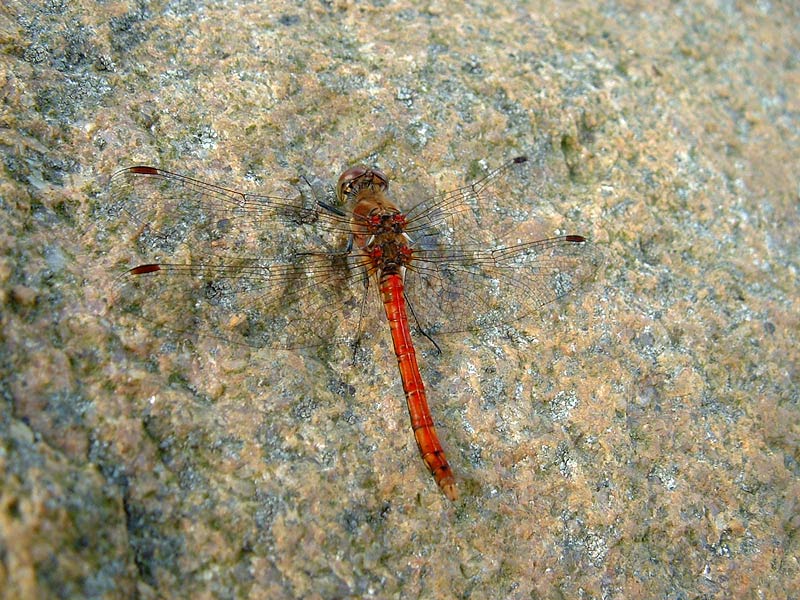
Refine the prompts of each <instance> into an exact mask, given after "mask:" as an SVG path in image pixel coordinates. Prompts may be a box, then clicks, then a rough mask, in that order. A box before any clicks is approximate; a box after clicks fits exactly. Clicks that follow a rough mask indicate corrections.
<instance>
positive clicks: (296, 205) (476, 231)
mask: <svg viewBox="0 0 800 600" xmlns="http://www.w3.org/2000/svg"><path fill="white" fill-rule="evenodd" d="M527 161H528V159H527V157H525V156H519V157H516V158H514V159H512V160H510V161H508V162H506V163H505V164H504V165H502V166H500V167H499V168H496V169H494V170H491V171H490V172H488V173H487V174H486V175H485V176H483V177H482V178H480V179H478V180H477V181H474V182H473V183H471V184H469V185H465V186H462V187H459V188H456V189H452V190H450V191H446V192H444V193H439V194H435V195H432V196H430V197H427V198H423V199H422V200H421V201H419V202H416V203H415V204H413V205H411V207H410V208H409V209H407V210H405V211H403V210H401V209H400V208H399V207H398V206H397V205H396V204H395V203H394V202H393V201H392V200H391V198H390V195H389V192H388V188H389V179H388V177H387V176H386V174H385V173H384V172H382V171H381V170H379V169H377V168H370V167H367V166H364V165H358V166H354V167H351V168H348V169H347V170H345V171H344V172H343V173H342V174H341V176H340V177H339V179H338V182H337V185H336V190H335V197H334V195H333V194H330V195H329V196H327V197H326V198H325V199H314V198H308V195H307V194H302V193H297V194H294V195H293V194H289V195H286V196H277V195H276V196H270V195H259V194H252V193H249V192H244V191H239V190H237V189H233V188H230V187H225V186H222V185H216V184H212V183H209V182H206V181H203V180H200V179H196V178H194V177H189V176H186V175H180V174H177V173H172V172H170V171H166V170H163V169H161V168H157V167H153V166H143V165H139V166H132V167H128V168H124V169H122V170H120V171H118V172H116V173H115V174H114V175H113V176H112V177H111V183H110V190H111V203H112V206H113V207H114V208H115V209H116V210H117V211H118V212H117V213H116V214H118V215H119V219H120V221H121V222H122V223H124V225H126V226H129V227H130V228H131V234H130V235H131V241H132V242H133V243H134V244H135V246H136V249H137V257H136V262H135V263H134V264H135V266H133V267H130V268H127V269H126V270H125V271H124V272H123V273H122V275H121V277H120V279H119V293H118V294H117V299H116V300H115V302H116V304H118V305H119V307H120V310H123V311H124V312H126V313H129V314H132V315H134V316H136V317H138V318H140V319H142V320H143V321H144V322H145V323H146V324H147V327H149V328H154V329H157V330H164V331H171V332H178V333H185V332H200V333H205V334H207V335H210V336H212V337H216V338H220V339H222V340H228V341H231V342H233V343H240V344H245V345H247V346H251V347H256V348H271V349H303V348H313V347H319V346H330V345H332V344H336V343H348V344H351V345H352V346H353V347H354V348H356V347H357V346H358V344H359V343H360V341H361V340H362V338H363V337H364V336H365V333H366V332H367V331H368V327H367V325H366V324H367V322H368V321H369V319H370V315H371V314H372V312H373V311H372V310H371V309H372V308H373V306H375V305H377V303H378V302H380V303H381V304H382V306H383V312H384V314H385V319H386V321H388V324H389V331H390V332H391V337H392V342H393V347H394V353H395V355H396V357H397V364H398V367H399V371H400V379H401V382H402V386H403V391H404V393H405V398H406V404H407V406H408V412H409V415H410V419H411V429H412V431H413V435H414V439H415V441H416V445H417V447H418V449H419V453H420V456H421V457H422V460H423V462H424V464H425V465H426V466H427V469H428V470H429V471H430V473H431V474H432V475H433V479H434V480H435V482H436V484H437V485H438V487H439V488H440V489H441V491H442V493H443V494H444V495H445V496H446V497H447V498H448V499H450V500H453V501H455V500H457V499H458V496H459V494H458V488H457V485H456V480H455V476H454V474H453V470H452V468H451V467H450V464H449V463H448V460H447V457H446V456H445V452H444V450H443V448H442V444H441V442H440V441H439V438H438V436H437V432H436V428H435V424H434V419H433V417H432V415H431V411H430V408H429V406H428V400H427V393H426V390H425V386H424V383H423V380H422V376H421V374H420V369H419V364H418V362H417V355H416V351H415V343H414V338H415V337H419V336H418V335H417V334H420V333H421V334H422V336H423V337H424V338H427V339H428V340H430V341H431V342H432V343H433V345H434V346H435V348H436V350H438V349H439V346H438V344H437V343H436V342H435V339H434V338H436V337H438V336H439V335H444V334H448V333H456V332H475V331H482V330H486V329H487V328H491V327H497V326H498V325H500V324H508V323H513V322H515V321H518V320H520V319H525V318H527V317H530V316H531V315H534V314H536V313H537V312H538V311H540V309H542V307H544V306H546V305H548V304H550V303H552V302H554V301H555V300H557V299H559V298H561V297H563V296H565V295H567V294H570V293H575V292H577V291H578V290H580V289H581V288H582V287H583V286H584V285H585V284H586V283H587V282H589V281H590V280H591V279H592V278H593V277H594V275H595V273H596V271H597V268H598V266H599V264H600V254H599V252H598V251H597V248H596V246H595V245H594V244H591V243H590V242H589V240H588V239H587V238H586V237H584V236H582V235H575V234H569V235H554V236H552V237H537V236H531V237H530V238H529V239H523V238H520V237H512V238H511V239H508V240H504V239H503V236H497V235H496V234H495V228H493V227H492V226H491V222H492V221H493V220H494V219H493V216H494V215H496V214H498V212H499V211H498V204H497V200H496V198H495V197H494V196H492V195H491V193H490V191H491V190H493V189H494V188H496V187H497V186H498V184H503V183H505V182H507V181H508V180H509V178H510V176H511V175H512V173H513V172H514V171H515V170H517V169H519V168H521V165H523V164H524V163H526V162H527ZM498 240H499V241H498ZM128 264H129V265H130V264H131V262H128ZM384 327H385V325H384Z"/></svg>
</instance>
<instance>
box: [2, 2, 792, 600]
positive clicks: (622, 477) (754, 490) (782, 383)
mask: <svg viewBox="0 0 800 600" xmlns="http://www.w3.org/2000/svg"><path fill="white" fill-rule="evenodd" d="M0 31H2V36H1V39H2V47H3V50H4V51H3V52H2V53H0V89H1V90H2V98H3V100H2V110H1V111H0V124H1V125H2V126H0V140H2V144H1V145H0V153H2V159H3V166H2V176H0V380H1V381H2V383H0V391H2V393H1V394H0V403H2V411H1V413H0V414H1V415H2V418H0V442H2V443H0V474H2V488H0V555H2V557H3V560H2V561H0V589H3V590H5V597H8V598H26V599H27V598H54V597H65V598H66V597H70V598H74V597H82V598H124V597H130V598H133V597H142V598H292V597H297V598H299V597H302V598H344V597H358V598H363V597H374V598H406V597H422V598H676V599H677V598H695V597H707V598H711V597H719V598H762V597H763V598H784V597H798V596H800V565H798V556H800V548H799V547H798V544H799V543H800V542H798V540H800V536H798V527H800V517H799V516H798V514H799V511H798V498H800V484H798V475H800V466H799V465H798V461H799V460H800V451H799V450H798V434H799V433H800V426H799V423H800V419H799V418H798V414H799V411H800V407H799V406H798V403H799V402H800V393H799V392H798V389H800V385H799V383H800V382H799V381H798V380H799V379H800V376H799V374H798V365H799V364H800V357H799V356H798V354H800V351H799V350H798V347H799V346H798V344H797V342H796V338H797V332H798V331H800V301H799V299H798V280H797V279H798V267H800V260H799V258H798V254H799V253H798V243H797V240H798V238H799V237H800V214H799V212H798V205H799V203H800V200H799V196H800V188H798V181H800V150H798V148H800V135H799V130H798V126H799V122H798V114H800V104H798V98H800V69H799V66H798V56H800V54H799V53H800V33H798V32H800V14H799V13H798V8H797V6H796V3H791V2H785V3H780V2H758V3H750V4H748V3H739V4H736V3H729V2H718V3H715V2H700V3H680V2H671V3H663V5H655V6H653V5H647V6H645V5H638V4H635V3H612V4H609V5H607V6H605V7H604V8H598V7H597V6H596V3H589V2H577V3H575V2H570V3H567V2H564V3H552V2H551V3H540V2H525V3H520V2H509V3H496V2H473V3H469V5H468V6H466V7H464V8H459V9H458V10H456V9H454V8H453V5H452V4H451V3H446V2H435V1H434V2H425V3H422V2H419V3H412V2H405V1H402V0H400V1H398V2H379V1H374V2H370V3H358V2H347V1H342V2H337V1H321V2H309V3H298V2H269V3H267V2H264V3H261V2H252V3H236V2H226V1H224V0H223V1H220V2H214V3H204V2H195V1H193V0H176V1H175V2H168V3H167V2H164V3H147V2H138V3H137V2H126V1H122V2H113V3H90V2H83V1H80V0H78V1H76V2H70V3H67V2H63V1H59V0H49V1H46V2H41V3H38V4H27V3H22V2H12V3H10V4H9V3H6V4H4V5H3V7H2V8H0ZM518 154H527V155H528V156H529V157H530V158H531V165H530V168H529V169H527V170H526V172H525V174H523V175H522V176H521V179H520V180H519V181H517V182H516V183H515V184H514V185H511V186H509V195H508V196H504V197H503V199H502V200H503V204H502V206H498V218H501V216H502V215H511V214H514V215H525V221H526V223H528V225H527V227H529V228H530V230H537V231H541V232H542V233H543V234H545V235H546V234H548V233H552V232H553V231H555V230H564V231H566V232H569V233H580V234H584V235H586V236H588V237H590V238H591V239H592V240H594V241H595V243H596V244H597V246H598V248H600V249H601V251H602V252H603V255H604V257H605V265H604V268H603V270H602V272H601V273H600V274H599V276H598V278H597V281H596V282H595V283H594V285H593V286H592V287H590V288H589V289H588V290H586V291H585V292H583V293H582V294H581V295H579V296H573V297H572V298H570V299H568V300H567V301H564V302H560V303H558V304H555V305H553V306H552V307H549V308H548V309H546V310H544V311H542V312H541V313H540V314H539V315H538V316H537V317H536V318H534V319H531V320H529V321H528V322H525V323H519V324H516V325H515V326H514V327H513V328H511V329H510V330H508V331H504V332H494V331H487V332H486V333H485V334H484V335H480V336H474V335H466V334H465V335H462V336H449V337H448V338H447V339H445V340H443V341H441V343H440V345H441V346H442V354H441V355H438V354H436V353H435V352H433V351H432V349H431V348H430V347H422V348H420V349H419V350H418V352H419V354H420V362H421V363H422V375H423V378H424V379H425V382H426V385H427V387H428V390H429V395H430V403H431V408H432V410H433V413H434V417H435V419H436V422H437V426H438V429H439V434H440V437H441V438H442V442H443V445H444V447H445V450H446V451H447V453H448V456H449V457H450V463H451V465H452V467H453V469H454V471H455V474H456V478H457V482H458V486H459V488H460V491H461V496H462V498H461V500H459V501H458V502H457V503H455V504H452V503H450V502H449V501H447V500H446V499H445V498H444V497H443V496H442V495H441V493H440V492H439V491H438V490H437V488H436V486H435V484H434V482H433V480H432V478H431V477H430V475H429V474H428V473H427V471H426V470H425V467H424V465H423V464H422V461H421V460H420V459H419V456H418V454H417V450H416V447H415V445H414V441H413V436H412V434H411V431H410V427H409V425H408V415H407V414H406V409H405V406H404V404H405V402H404V399H403V393H402V389H401V386H400V383H399V380H398V376H397V368H396V361H395V358H394V356H393V354H392V351H391V343H390V340H389V338H388V335H387V334H386V333H383V334H382V335H378V336H376V337H375V338H374V339H373V340H372V343H371V344H369V345H367V347H366V348H364V353H365V354H364V355H363V356H362V357H361V358H362V360H359V361H357V366H356V367H354V366H352V364H351V360H349V359H350V357H349V354H348V351H347V350H346V349H341V348H326V349H323V350H320V351H315V352H297V351H281V352H266V351H263V350H262V351H247V350H245V349H242V348H239V347H231V346H230V345H226V344H223V343H220V341H219V340H215V339H212V340H209V339H207V338H201V339H199V340H198V341H197V342H192V343H173V342H172V341H170V340H169V339H168V338H166V337H163V336H161V335H159V332H154V331H152V330H151V329H149V328H148V327H147V325H146V324H145V323H138V324H130V323H128V322H126V321H125V320H124V319H121V318H120V316H119V315H118V314H116V313H114V311H113V310H108V309H107V305H106V301H105V300H106V298H108V297H109V296H110V295H111V294H112V292H113V289H114V284H115V282H114V278H115V277H116V276H117V275H118V274H119V271H118V270H115V266H116V265H119V264H120V263H121V262H122V261H124V260H125V257H126V256H127V254H128V253H129V250H130V243H131V242H130V240H128V239H124V238H121V237H120V236H119V234H118V229H117V227H116V225H117V224H116V223H115V221H114V218H115V217H114V215H113V212H112V211H110V210H109V206H108V201H107V196H106V194H105V185H106V183H107V181H108V177H109V176H110V174H111V173H113V172H114V171H115V170H116V169H118V168H120V167H123V166H129V165H131V164H135V163H148V164H155V165H158V166H161V167H164V168H167V169H170V170H175V171H180V172H184V173H187V174H192V175H195V176H197V177H201V178H204V179H207V180H209V181H214V182H218V183H222V184H227V185H230V186H235V187H237V188H242V189H247V190H252V191H262V190H263V191H264V192H265V193H283V192H287V193H290V192H291V191H292V190H296V189H297V187H298V186H299V185H300V184H304V183H305V182H306V181H307V182H308V183H310V184H311V186H312V189H314V190H315V191H316V192H317V193H321V194H324V193H325V192H326V189H327V187H326V186H330V185H332V184H333V183H335V181H336V177H337V176H338V174H339V173H340V172H341V171H342V169H344V168H345V167H347V166H350V165H352V164H355V163H357V162H366V163H369V164H375V165H377V166H379V167H380V168H382V169H383V170H385V171H386V172H387V173H388V175H389V177H390V179H391V180H392V190H393V194H394V197H395V198H396V199H397V200H398V202H400V203H401V204H402V205H405V206H409V205H411V204H412V203H413V202H414V199H415V198H418V197H419V196H420V194H430V193H431V192H432V191H436V190H438V191H443V190H448V189H452V188H455V187H458V186H459V185H463V184H464V183H466V182H468V181H471V180H473V179H474V178H475V177H477V176H479V175H480V174H482V173H484V172H485V171H486V169H487V168H488V167H489V166H492V165H498V164H500V163H501V162H502V161H504V160H506V159H508V158H510V157H513V156H515V155H518ZM500 233H502V232H500ZM376 311H380V307H376Z"/></svg>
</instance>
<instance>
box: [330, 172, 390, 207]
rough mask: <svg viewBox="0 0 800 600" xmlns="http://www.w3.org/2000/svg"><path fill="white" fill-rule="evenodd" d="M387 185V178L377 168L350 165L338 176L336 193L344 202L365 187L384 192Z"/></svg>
mask: <svg viewBox="0 0 800 600" xmlns="http://www.w3.org/2000/svg"><path fill="white" fill-rule="evenodd" d="M388 187H389V179H388V178H387V177H386V175H385V174H384V173H383V171H379V170H378V169H370V168H368V167H365V166H364V165H358V166H357V167H350V168H349V169H347V170H346V171H345V172H344V173H342V174H341V175H340V176H339V183H338V184H337V185H336V195H337V197H338V198H339V201H341V202H344V201H345V200H347V199H348V198H350V197H351V196H353V195H354V194H357V193H358V192H360V191H361V190H363V189H365V188H370V189H373V190H377V191H381V192H385V191H386V189H387V188H388Z"/></svg>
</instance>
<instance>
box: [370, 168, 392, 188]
mask: <svg viewBox="0 0 800 600" xmlns="http://www.w3.org/2000/svg"><path fill="white" fill-rule="evenodd" d="M372 185H373V186H379V187H380V188H381V190H382V191H386V189H387V188H388V187H389V178H388V177H386V174H385V173H384V172H383V171H381V170H380V169H372Z"/></svg>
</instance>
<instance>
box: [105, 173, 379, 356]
mask: <svg viewBox="0 0 800 600" xmlns="http://www.w3.org/2000/svg"><path fill="white" fill-rule="evenodd" d="M110 201H111V203H112V207H113V209H114V210H116V211H117V213H118V214H119V219H120V222H121V223H122V224H123V229H128V231H129V235H130V236H131V237H132V238H133V240H134V241H135V246H136V249H137V254H136V255H135V256H134V257H130V258H129V259H128V260H129V263H128V264H129V265H130V264H134V265H136V266H135V267H133V268H131V269H129V270H128V271H127V272H125V273H124V274H123V275H122V276H120V277H119V278H118V280H117V282H116V283H117V285H116V290H115V294H114V298H113V304H114V307H115V308H116V310H118V311H120V312H123V313H125V314H129V315H133V316H134V317H136V318H138V319H142V320H143V321H145V322H146V323H147V324H148V325H149V326H150V327H152V328H154V329H158V330H165V331H170V332H178V333H182V334H184V333H185V334H189V333H198V332H199V333H203V334H207V335H211V336H215V337H219V338H222V339H225V340H228V341H231V342H234V343H241V344H246V345H249V346H254V347H272V348H298V347H306V346H314V345H319V344H331V343H334V342H339V341H345V340H347V341H351V340H352V338H353V337H354V336H355V335H356V331H355V330H356V328H357V327H358V323H359V318H360V314H361V311H362V302H363V301H364V298H365V292H366V291H367V287H366V286H367V283H368V280H367V278H366V275H365V266H366V265H365V264H364V261H363V259H362V258H361V257H360V256H359V255H357V254H353V253H350V252H347V232H348V230H349V222H348V219H347V218H346V217H345V216H344V215H343V214H341V213H339V212H338V211H336V210H335V209H330V208H329V207H326V206H325V205H321V204H315V205H310V206H309V205H306V204H304V203H303V200H302V198H300V197H298V198H282V197H273V196H259V195H252V194H244V193H241V192H237V191H234V190H230V189H228V188H225V187H221V186H215V185H211V184H208V183H205V182H202V181H199V180H196V179H192V178H189V177H185V176H181V175H176V174H174V173H170V172H167V171H163V170H160V169H156V168H153V167H133V168H130V169H126V170H123V171H120V172H119V173H116V174H115V175H114V176H113V177H112V180H111V185H110Z"/></svg>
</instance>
